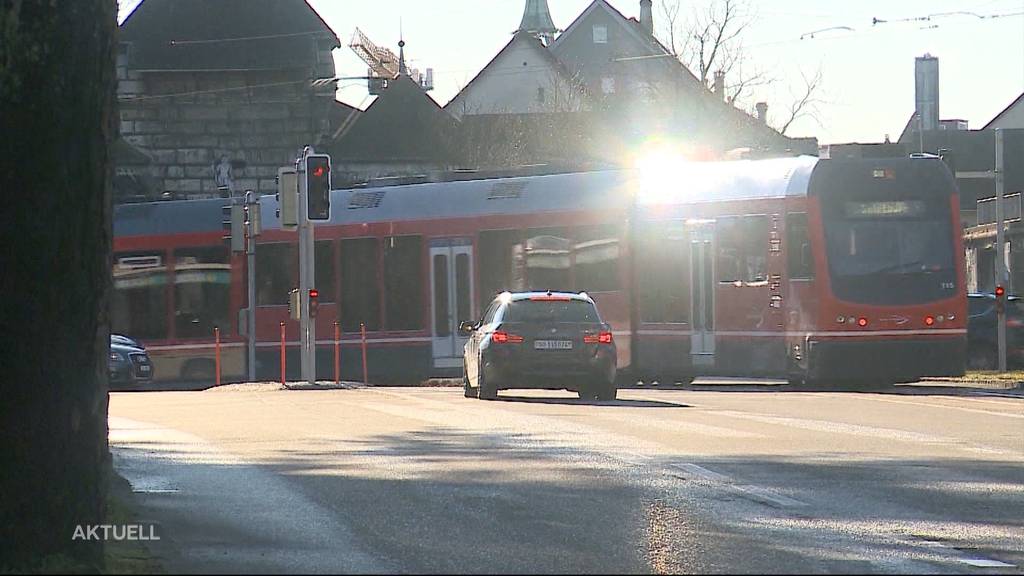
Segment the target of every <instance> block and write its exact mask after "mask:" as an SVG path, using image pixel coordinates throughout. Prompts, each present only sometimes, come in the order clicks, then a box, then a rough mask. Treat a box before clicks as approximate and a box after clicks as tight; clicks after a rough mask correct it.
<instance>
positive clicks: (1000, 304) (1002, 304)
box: [996, 286, 1006, 314]
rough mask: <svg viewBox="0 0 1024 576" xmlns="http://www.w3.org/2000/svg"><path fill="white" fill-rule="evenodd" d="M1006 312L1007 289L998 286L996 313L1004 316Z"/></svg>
mask: <svg viewBox="0 0 1024 576" xmlns="http://www.w3.org/2000/svg"><path fill="white" fill-rule="evenodd" d="M1005 311H1006V288H1003V287H1002V286H996V313H997V314H1002V313H1004V312H1005Z"/></svg>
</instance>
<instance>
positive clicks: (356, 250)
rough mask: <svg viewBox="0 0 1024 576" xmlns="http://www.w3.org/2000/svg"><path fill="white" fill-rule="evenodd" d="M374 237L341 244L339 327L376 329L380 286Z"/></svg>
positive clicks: (378, 319)
mask: <svg viewBox="0 0 1024 576" xmlns="http://www.w3.org/2000/svg"><path fill="white" fill-rule="evenodd" d="M377 250H378V242H377V239H376V238H357V239H354V240H342V241H341V328H342V330H345V331H346V332H358V331H359V324H360V323H365V324H366V329H367V330H380V287H379V282H378V280H377V279H378V274H377V272H378V270H379V263H378V261H377Z"/></svg>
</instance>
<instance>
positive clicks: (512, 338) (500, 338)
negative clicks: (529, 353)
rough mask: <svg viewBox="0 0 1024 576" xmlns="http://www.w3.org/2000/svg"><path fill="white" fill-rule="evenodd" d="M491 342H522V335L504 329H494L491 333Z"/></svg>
mask: <svg viewBox="0 0 1024 576" xmlns="http://www.w3.org/2000/svg"><path fill="white" fill-rule="evenodd" d="M491 342H494V343H495V344H522V343H523V337H522V336H519V335H518V334H509V333H508V332H505V331H504V330H495V331H494V333H493V334H491Z"/></svg>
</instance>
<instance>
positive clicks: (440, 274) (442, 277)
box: [433, 254, 452, 337]
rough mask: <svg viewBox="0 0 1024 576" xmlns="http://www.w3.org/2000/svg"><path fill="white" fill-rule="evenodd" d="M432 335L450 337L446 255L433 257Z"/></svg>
mask: <svg viewBox="0 0 1024 576" xmlns="http://www.w3.org/2000/svg"><path fill="white" fill-rule="evenodd" d="M433 270H434V335H435V336H441V337H444V336H450V335H451V333H452V330H451V322H449V321H448V296H449V292H448V255H447V254H435V255H434V264H433Z"/></svg>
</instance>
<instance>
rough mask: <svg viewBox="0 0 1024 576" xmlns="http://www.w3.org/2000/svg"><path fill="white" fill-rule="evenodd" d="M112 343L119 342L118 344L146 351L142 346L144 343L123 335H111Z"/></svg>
mask: <svg viewBox="0 0 1024 576" xmlns="http://www.w3.org/2000/svg"><path fill="white" fill-rule="evenodd" d="M110 342H111V343H114V342H117V343H118V344H124V345H127V346H134V347H136V348H142V349H143V350H145V349H146V347H145V346H143V345H142V342H139V341H138V340H136V339H134V338H129V337H127V336H124V335H123V334H111V335H110Z"/></svg>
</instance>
